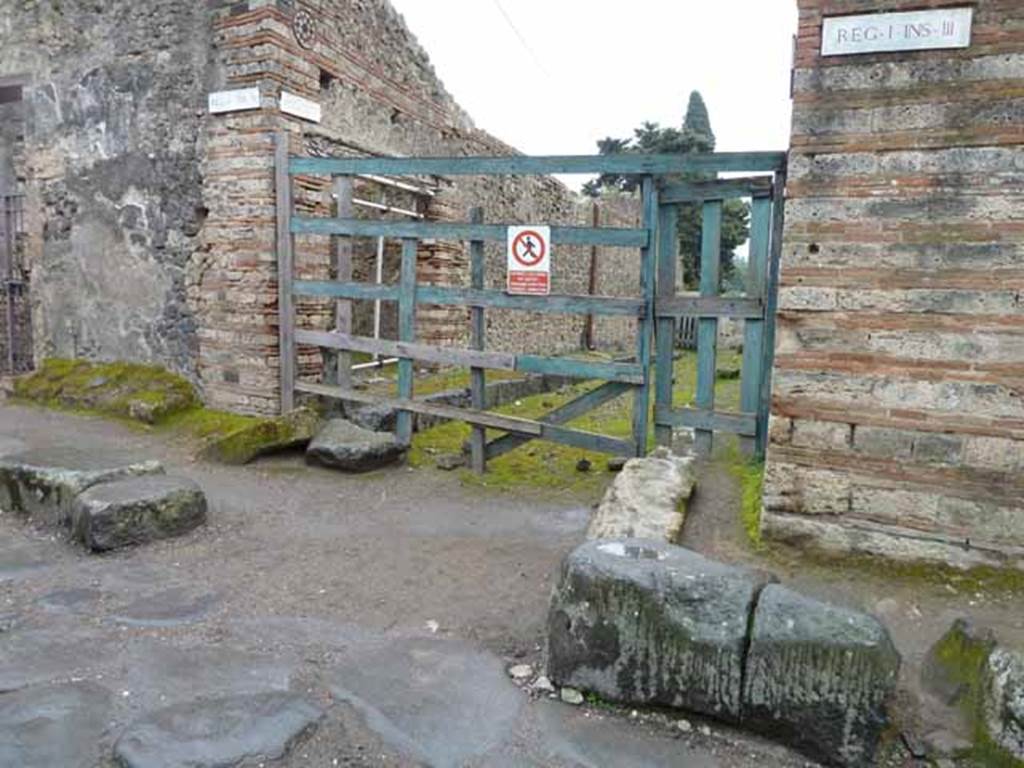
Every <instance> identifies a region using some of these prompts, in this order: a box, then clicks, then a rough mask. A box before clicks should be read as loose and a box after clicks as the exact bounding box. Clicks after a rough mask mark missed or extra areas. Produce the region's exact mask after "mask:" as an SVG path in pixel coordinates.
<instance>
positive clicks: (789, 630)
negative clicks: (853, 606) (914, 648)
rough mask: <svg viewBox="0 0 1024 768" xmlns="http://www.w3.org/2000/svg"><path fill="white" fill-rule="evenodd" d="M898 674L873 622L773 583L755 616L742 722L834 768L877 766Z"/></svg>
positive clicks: (886, 640)
mask: <svg viewBox="0 0 1024 768" xmlns="http://www.w3.org/2000/svg"><path fill="white" fill-rule="evenodd" d="M899 669H900V655H899V653H898V652H897V651H896V648H895V647H894V646H893V643H892V640H891V639H890V637H889V633H888V632H887V631H886V629H885V627H884V626H882V624H880V623H879V622H878V620H877V619H875V618H874V617H872V616H869V615H867V614H864V613H859V612H857V611H852V610H848V609H845V608H840V607H837V606H834V605H829V604H826V603H822V602H819V601H817V600H812V599H811V598H808V597H804V596H803V595H800V594H797V593H796V592H793V591H792V590H790V589H787V588H786V587H782V586H778V585H769V586H767V587H765V589H764V590H763V591H762V593H761V597H760V599H759V600H758V604H757V610H756V612H755V614H754V623H753V630H752V632H751V638H750V650H749V652H748V655H747V669H746V684H745V687H744V691H743V723H744V725H745V726H748V727H751V728H754V729H755V730H759V731H762V732H764V733H765V734H767V735H769V736H771V737H772V738H773V739H778V740H780V741H784V742H786V743H789V744H792V745H793V746H794V747H796V748H797V749H799V750H801V751H803V752H804V753H806V754H807V755H809V756H811V757H813V758H815V759H817V760H821V761H822V762H825V763H828V764H831V765H842V766H868V765H873V764H874V763H873V759H874V753H875V749H876V747H877V745H878V739H879V737H880V736H881V733H882V730H883V728H884V727H885V725H886V723H887V719H886V710H885V707H886V704H887V703H888V701H889V699H890V697H891V696H892V694H893V692H894V690H895V688H896V681H897V677H898V675H899Z"/></svg>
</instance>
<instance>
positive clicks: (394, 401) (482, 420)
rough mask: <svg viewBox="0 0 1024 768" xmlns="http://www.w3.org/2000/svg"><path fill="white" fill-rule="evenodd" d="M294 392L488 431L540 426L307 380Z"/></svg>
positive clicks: (532, 431) (535, 430)
mask: <svg viewBox="0 0 1024 768" xmlns="http://www.w3.org/2000/svg"><path fill="white" fill-rule="evenodd" d="M295 389H296V390H298V391H299V392H307V393H309V394H311V395H319V396H320V397H330V398H334V399H335V400H347V401H350V402H353V403H367V404H369V405H380V406H383V407H385V408H395V409H396V410H399V411H403V412H406V414H407V415H408V414H410V413H424V414H426V415H428V416H437V417H438V418H441V419H451V420H452V421H465V422H467V423H469V424H479V425H480V426H483V427H490V428H491V429H500V430H501V431H502V432H518V433H520V434H523V435H533V436H535V437H540V434H541V425H540V424H538V423H537V422H535V421H530V420H529V419H520V418H516V417H515V416H504V415H502V414H499V413H491V412H489V411H476V410H474V409H472V408H456V407H455V406H453V405H439V404H436V403H428V402H425V401H423V400H413V399H411V398H402V397H384V396H381V395H372V394H369V393H368V392H365V391H363V390H359V389H342V388H341V387H334V386H331V385H329V384H315V383H313V382H309V381H298V382H296V384H295Z"/></svg>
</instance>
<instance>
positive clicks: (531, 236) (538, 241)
mask: <svg viewBox="0 0 1024 768" xmlns="http://www.w3.org/2000/svg"><path fill="white" fill-rule="evenodd" d="M547 252H548V244H547V243H545V242H544V238H542V237H541V236H540V235H538V234H537V233H536V232H534V231H533V230H532V229H526V230H523V231H522V232H520V233H519V234H518V235H516V237H515V239H514V240H513V241H512V255H513V256H515V259H516V261H518V262H519V263H520V264H522V265H523V266H524V267H533V266H536V265H537V264H540V262H541V261H542V260H543V259H544V256H545V254H546V253H547Z"/></svg>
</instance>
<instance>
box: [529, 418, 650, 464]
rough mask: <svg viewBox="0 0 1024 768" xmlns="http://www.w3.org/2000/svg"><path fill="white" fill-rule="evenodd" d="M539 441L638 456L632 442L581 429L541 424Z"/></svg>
mask: <svg viewBox="0 0 1024 768" xmlns="http://www.w3.org/2000/svg"><path fill="white" fill-rule="evenodd" d="M537 439H539V440H549V441H550V442H552V443H561V444H562V445H571V446H572V447H573V448H581V449H582V450H584V451H597V452H599V453H610V454H612V455H613V456H635V455H636V444H635V443H634V442H633V441H632V440H623V439H622V438H618V437H609V436H608V435H599V434H597V433H595V432H584V431H583V430H581V429H570V428H569V427H559V426H556V425H554V424H541V432H540V437H539V438H537Z"/></svg>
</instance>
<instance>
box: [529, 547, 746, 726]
mask: <svg viewBox="0 0 1024 768" xmlns="http://www.w3.org/2000/svg"><path fill="white" fill-rule="evenodd" d="M764 583H765V579H764V578H762V577H761V576H758V575H756V574H754V573H752V572H750V571H747V570H745V569H741V568H735V567H731V566H727V565H722V564H720V563H715V562H713V561H711V560H707V559H705V558H703V557H701V556H700V555H698V554H696V553H694V552H691V551H689V550H686V549H682V548H680V547H675V546H672V545H670V544H666V543H664V542H660V541H655V540H651V539H621V540H597V541H590V542H587V543H586V544H584V545H582V546H580V547H579V548H578V549H576V550H575V551H574V552H572V553H571V554H570V555H569V556H568V557H567V558H566V560H565V562H564V564H563V567H562V578H561V580H560V583H559V584H558V586H557V587H556V588H555V592H554V596H553V599H552V605H551V611H550V614H549V617H548V673H549V676H550V677H551V679H552V680H554V681H556V682H557V683H559V684H561V685H568V686H572V687H575V688H581V689H583V690H587V691H593V692H595V693H597V694H599V695H601V696H603V697H605V698H607V699H609V700H612V701H622V702H633V703H640V704H655V705H661V706H673V707H683V708H686V709H690V710H693V711H695V712H702V713H705V714H709V715H713V716H715V717H719V718H721V719H724V720H733V721H735V720H737V719H738V718H739V714H740V697H741V687H742V682H741V681H742V665H743V657H744V651H745V647H746V636H747V624H748V620H749V617H750V614H751V612H752V611H753V606H754V602H755V598H756V596H757V593H758V591H759V590H760V589H761V587H762V586H763V585H764Z"/></svg>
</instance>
